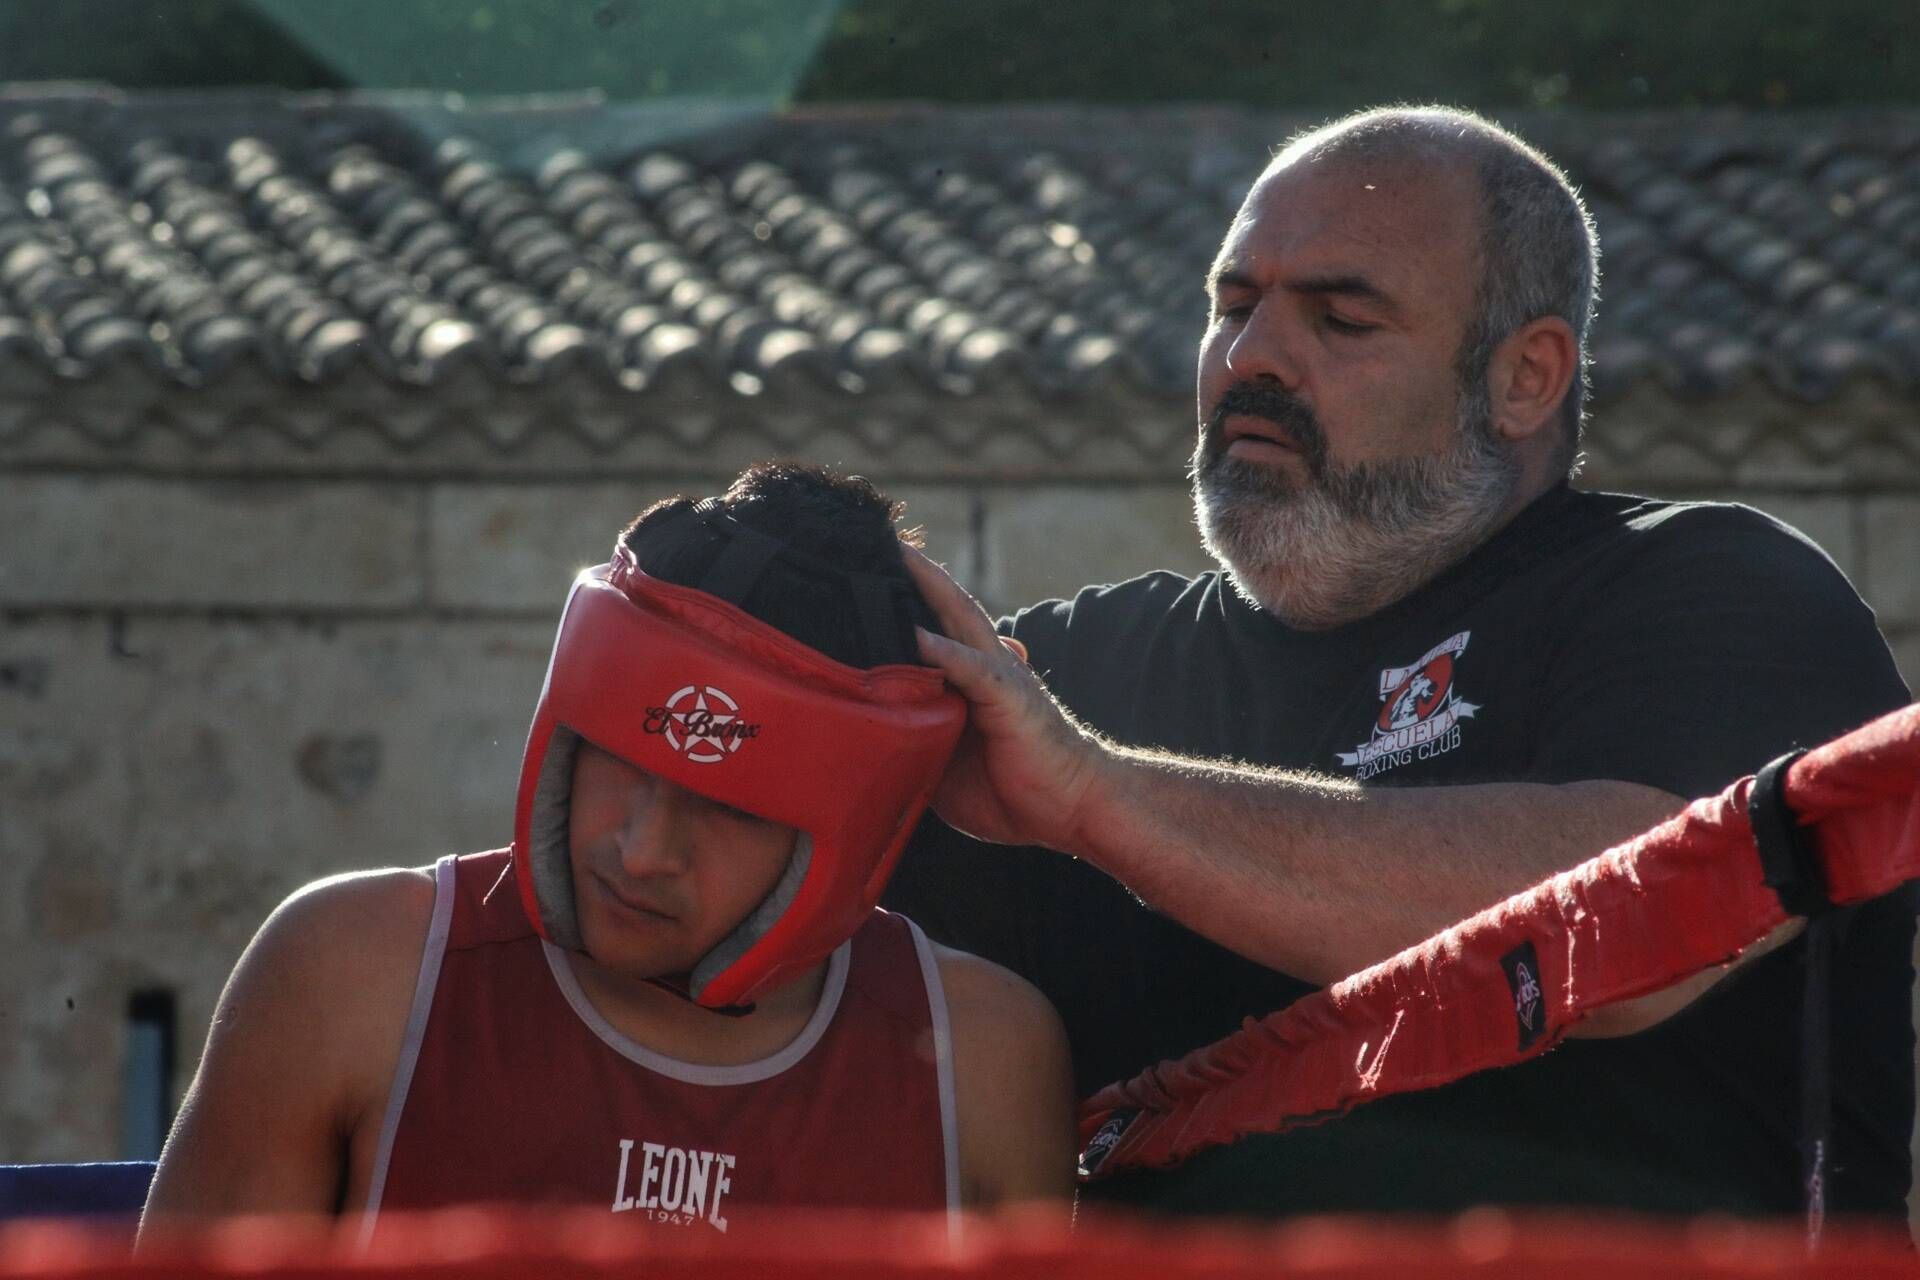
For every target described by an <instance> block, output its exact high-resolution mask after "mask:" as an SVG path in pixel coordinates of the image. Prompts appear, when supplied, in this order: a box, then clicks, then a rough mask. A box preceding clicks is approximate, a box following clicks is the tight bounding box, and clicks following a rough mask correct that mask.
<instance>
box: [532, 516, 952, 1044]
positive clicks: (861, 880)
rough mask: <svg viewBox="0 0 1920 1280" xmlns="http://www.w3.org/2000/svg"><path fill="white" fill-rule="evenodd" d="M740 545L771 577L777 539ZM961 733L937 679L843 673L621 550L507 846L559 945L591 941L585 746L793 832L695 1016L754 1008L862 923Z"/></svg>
mask: <svg viewBox="0 0 1920 1280" xmlns="http://www.w3.org/2000/svg"><path fill="white" fill-rule="evenodd" d="M701 506H702V508H703V510H702V511H701V513H700V514H701V516H702V518H703V519H710V518H711V513H710V509H708V504H705V503H703V504H701ZM721 519H723V520H725V517H721ZM725 523H726V524H727V525H729V526H732V527H733V528H734V529H736V530H738V529H739V528H740V527H739V526H737V525H735V524H734V522H732V521H731V520H725ZM747 532H749V533H751V531H747ZM741 541H743V542H755V543H757V545H758V546H759V547H760V555H761V565H760V566H759V567H761V568H764V566H765V561H766V559H768V558H770V557H771V555H772V554H773V553H772V552H769V551H767V550H766V549H765V546H766V544H767V543H770V542H771V540H770V539H765V538H764V537H761V536H759V535H753V536H752V538H743V539H741ZM775 545H776V546H777V544H775ZM725 559H726V557H725V556H723V560H725ZM734 559H735V561H736V563H735V564H734V566H733V567H734V569H735V570H736V571H737V570H738V568H739V565H738V563H737V562H738V559H739V557H737V556H736V557H734ZM756 575H757V570H756ZM710 576H711V575H710ZM734 576H735V579H736V581H737V580H738V573H737V572H736V573H735V575H734ZM750 576H755V575H750ZM862 611H863V612H865V609H864V608H863V610H862ZM965 719H966V711H965V704H964V702H962V700H961V699H960V698H959V697H958V696H957V695H956V694H953V693H951V692H948V691H947V689H946V687H945V683H944V681H943V680H942V678H941V676H940V673H939V672H938V671H935V670H933V669H931V668H926V667H917V666H908V665H894V666H883V667H874V668H871V669H868V670H861V669H859V668H855V667H849V666H846V665H843V664H841V663H838V662H835V661H833V660H832V659H830V658H827V657H825V656H824V655H822V654H820V653H818V652H817V651H815V650H813V649H811V648H809V647H807V646H806V645H803V644H801V643H800V642H799V641H797V640H795V639H793V638H792V637H790V636H788V635H786V634H785V633H784V632H781V631H778V630H776V629H775V628H773V627H771V626H768V625H767V624H766V623H763V622H761V621H759V620H757V619H755V618H752V617H750V616H748V615H747V614H746V613H743V612H742V611H741V610H740V609H738V608H736V607H734V606H733V605H731V604H728V603H726V602H725V601H723V600H720V599H717V598H716V597H715V596H714V595H711V594H709V593H708V592H707V591H701V590H695V589H693V588H690V587H682V586H677V585H674V584H672V583H667V582H661V581H659V580H657V579H655V578H651V577H649V576H648V575H647V574H645V573H644V572H642V571H641V569H640V568H639V566H638V564H637V563H636V562H635V560H634V557H633V553H632V552H631V551H630V550H628V549H627V548H626V547H624V546H622V547H620V548H619V549H618V550H617V551H616V552H615V556H614V559H613V561H612V562H611V563H610V564H606V565H602V566H600V567H599V568H597V569H589V570H586V571H584V572H583V573H581V575H580V576H579V578H577V579H576V580H575V582H574V585H573V591H572V594H571V595H569V596H568V597H567V606H566V610H565V612H564V613H563V614H562V615H561V618H560V633H559V637H558V639H557V640H556V641H555V643H554V648H553V659H552V662H551V663H550V664H549V666H548V668H547V680H546V686H545V688H544V689H542V691H541V694H540V705H539V707H538V709H537V710H536V711H535V712H534V717H533V728H532V731H531V732H530V733H529V734H528V736H527V753H526V758H525V761H524V762H523V764H522V766H521V771H520V797H519V805H518V807H517V809H516V812H515V816H514V839H513V864H514V873H515V875H516V877H517V879H518V881H519V885H520V895H521V899H522V901H523V902H524V903H525V905H526V909H527V915H528V917H529V918H530V919H532V920H533V922H534V925H535V927H536V928H537V929H538V930H539V932H540V935H541V936H542V937H544V938H546V939H547V940H548V941H550V942H552V943H554V944H555V945H558V946H563V947H571V948H579V947H580V946H581V945H582V941H581V936H580V928H579V922H578V920H577V918H576V916H575V907H574V896H573V875H572V865H571V861H570V859H569V856H568V844H567V810H568V801H569V797H570V794H571V790H572V779H573V760H574V754H575V750H576V749H577V747H578V745H579V743H580V741H581V740H582V739H585V740H586V741H588V742H591V743H593V744H594V745H595V746H597V747H599V748H601V749H602V750H605V751H608V752H610V753H612V754H613V755H616V756H618V757H620V758H621V759H622V760H625V761H627V762H629V763H631V764H633V765H634V766H636V767H638V768H641V769H644V770H646V771H647V772H649V773H651V774H653V775H655V776H657V777H660V778H664V779H666V780H667V781H669V782H673V783H677V784H678V785H680V786H683V787H685V788H687V789H688V790H690V791H693V792H696V793H698V794H700V795H702V796H705V797H707V798H708V799H711V800H715V801H718V802H720V803H722V804H726V805H730V806H732V807H733V808H736V809H740V810H743V811H745V812H747V813H750V814H753V815H755V816H756V817H760V818H764V819H766V820H768V821H770V822H776V823H780V824H782V825H785V826H790V827H795V828H797V829H798V831H799V833H800V834H799V838H798V840H797V841H796V844H795V848H794V853H793V858H792V861H791V863H790V864H789V866H788V868H787V871H786V874H785V875H784V876H782V878H781V879H780V881H779V883H778V884H776V885H775V886H774V888H773V890H772V892H771V893H769V894H768V896H767V898H766V899H765V901H763V902H762V903H761V904H760V905H759V906H758V907H756V908H755V909H754V910H753V911H752V912H750V913H749V914H748V916H747V918H746V919H745V920H743V921H742V922H741V923H740V924H739V926H738V927H737V928H735V929H734V930H733V931H732V932H731V933H730V934H728V935H727V936H726V937H725V938H724V939H722V940H721V942H720V943H719V944H718V945H717V946H716V947H715V948H714V949H713V950H712V951H711V952H709V953H708V954H707V955H706V956H705V957H704V958H703V959H701V960H700V961H699V963H698V964H697V965H695V967H694V969H693V972H692V973H691V975H689V976H688V978H687V994H688V995H689V996H691V997H692V998H693V999H694V1000H696V1001H697V1002H699V1003H700V1004H702V1005H706V1006H709V1007H713V1008H726V1007H730V1006H738V1005H741V1004H744V1003H746V1002H748V1001H750V1000H751V999H752V997H753V996H754V994H755V993H756V992H759V991H762V990H765V989H766V988H768V987H770V986H775V985H778V984H779V983H781V982H783V981H787V980H790V979H792V978H794V977H797V976H798V975H799V974H800V973H802V972H803V971H805V970H806V969H807V968H809V967H811V966H812V965H814V964H817V963H819V962H820V961H821V960H823V959H825V958H826V957H827V956H828V955H829V954H830V953H831V952H832V951H833V949H834V948H835V947H837V946H839V945H840V944H841V943H842V942H844V941H846V940H847V939H848V938H849V937H851V936H852V935H853V933H854V931H855V930H856V929H858V928H859V927H860V924H861V922H862V921H863V920H864V919H865V918H866V916H867V913H868V912H870V911H871V910H872V909H873V907H874V904H875V903H877V902H878V901H879V899H880V892H881V890H882V889H883V888H884V887H885V885H886V881H887V877H888V875H889V874H890V873H891V872H892V870H893V865H894V863H895V861H897V860H898V858H899V856H900V850H901V848H902V846H903V845H904V844H905V843H906V839H907V837H908V835H909V834H911V832H912V830H913V827H914V823H915V822H916V821H917V820H918V819H919V817H920V814H921V813H922V811H923V810H924V809H925V808H926V805H927V801H928V800H929V798H930V797H931V796H932V794H933V789H934V787H935V785H936V784H937V783H938V782H939V780H940V776H941V774H942V773H943V772H944V771H945V768H946V763H947V759H948V757H949V756H950V755H951V754H952V752H953V748H954V744H955V742H956V741H957V740H958V738H959V735H960V730H961V727H962V725H963V724H964V722H965Z"/></svg>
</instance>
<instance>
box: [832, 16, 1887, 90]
mask: <svg viewBox="0 0 1920 1280" xmlns="http://www.w3.org/2000/svg"><path fill="white" fill-rule="evenodd" d="M799 96H800V97H801V98H803V99H810V100H815V101H834V100H848V99H926V100H932V101H942V102H1002V101H1029V100H1051V101H1062V100H1065V101H1080V102H1108V103H1131V102H1178V101H1195V102H1234V103H1242V104H1246V105H1249V106H1258V107H1275V108H1301V109H1310V110H1327V111H1340V110H1344V109H1348V108H1352V107H1357V106H1363V105H1371V104H1374V103H1379V102H1392V101H1429V100H1441V101H1447V102H1453V103H1459V104H1462V105H1466V106H1473V107H1479V108H1482V109H1490V110H1491V109H1499V108H1510V107H1527V108H1542V107H1547V108H1551V107H1561V106H1567V107H1583V108H1598V109H1617V108H1632V107H1651V106H1663V107H1673V106H1712V105H1732V106H1740V107H1753V108H1764V107H1774V106H1787V107H1812V106H1837V105H1863V104H1896V103H1913V102H1916V101H1920V3H1917V2H1916V0H1822V2H1821V3H1819V4H1809V3H1807V2H1806V0H1665V2H1656V0H1612V2H1611V3H1608V2H1606V0H1600V2H1598V3H1587V4H1550V3H1540V2H1539V0H1376V2H1375V3H1356V2H1355V0H1289V2H1288V3H1279V2H1278V0H1047V3H1044V4H1034V3H1032V2H1031V0H968V2H967V3H954V4H929V3H924V2H922V0H848V3H847V4H846V6H845V7H844V8H843V9H842V10H841V14H840V18H839V21H838V22H837V23H836V25H835V28H834V30H833V33H832V35H831V36H830V37H829V38H828V40H827V42H826V44H825V45H824V46H823V47H822V49H821V52H820V56H819V57H818V58H817V59H816V60H815V62H814V64H813V69H812V72H811V74H810V75H809V76H808V78H807V79H806V80H805V81H804V82H803V83H802V86H801V89H800V93H799Z"/></svg>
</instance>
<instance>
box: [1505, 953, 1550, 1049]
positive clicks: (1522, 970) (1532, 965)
mask: <svg viewBox="0 0 1920 1280" xmlns="http://www.w3.org/2000/svg"><path fill="white" fill-rule="evenodd" d="M1500 967H1501V968H1502V969H1505V970H1506V971H1507V987H1508V989H1509V990H1511V991H1512V992H1513V1020H1514V1021H1515V1022H1516V1023H1518V1024H1519V1029H1520V1047H1521V1048H1522V1049H1525V1048H1527V1047H1528V1046H1530V1045H1531V1044H1533V1042H1534V1041H1536V1040H1538V1039H1539V1038H1540V1037H1541V1036H1543V1035H1545V1034H1546V1030H1547V1009H1546V1004H1545V1002H1544V1000H1543V999H1542V992H1541V990H1540V957H1539V955H1538V954H1536V953H1535V951H1534V949H1533V944H1532V943H1531V942H1523V943H1521V944H1520V945H1519V946H1517V947H1515V948H1514V949H1513V950H1511V951H1509V952H1507V954H1505V955H1503V956H1501V957H1500Z"/></svg>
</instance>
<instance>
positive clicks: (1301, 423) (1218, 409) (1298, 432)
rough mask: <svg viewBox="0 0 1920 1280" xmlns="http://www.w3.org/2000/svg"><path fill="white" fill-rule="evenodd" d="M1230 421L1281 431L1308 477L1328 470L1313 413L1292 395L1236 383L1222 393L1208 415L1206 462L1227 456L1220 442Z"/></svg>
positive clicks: (1323, 441)
mask: <svg viewBox="0 0 1920 1280" xmlns="http://www.w3.org/2000/svg"><path fill="white" fill-rule="evenodd" d="M1231 417H1249V418H1259V419H1261V420H1262V421H1265V422H1271V423H1272V424H1273V425H1274V426H1276V427H1278V428H1280V431H1281V433H1282V434H1283V435H1285V436H1286V438H1287V440H1288V442H1289V443H1291V444H1292V445H1293V447H1294V448H1296V449H1298V450H1300V453H1301V456H1302V457H1304V458H1305V459H1306V462H1307V468H1308V473H1309V474H1311V475H1315V476H1318V475H1321V474H1322V473H1324V472H1325V470H1326V466H1327V435H1326V432H1324V431H1322V430H1321V429H1320V421H1319V419H1317V418H1315V417H1314V416H1313V410H1312V409H1310V408H1308V407H1307V405H1306V403H1305V402H1304V401H1302V400H1301V399H1300V398H1299V397H1298V396H1296V395H1294V394H1293V393H1292V392H1290V391H1288V390H1286V389H1285V388H1283V387H1279V386H1275V385H1273V384H1272V383H1263V382H1236V383H1234V384H1233V385H1232V386H1230V387H1228V388H1227V389H1226V390H1225V391H1224V392H1222V393H1221V395H1220V399H1219V400H1218V401H1216V402H1215V403H1214V406H1213V410H1212V412H1210V413H1208V414H1207V430H1206V440H1205V442H1204V447H1203V453H1204V454H1205V456H1206V458H1207V460H1208V461H1209V462H1211V461H1214V460H1216V459H1218V458H1220V457H1221V456H1223V455H1224V454H1225V452H1226V442H1225V441H1223V440H1222V439H1221V438H1220V433H1221V430H1222V429H1223V428H1224V426H1225V424H1226V420H1227V419H1228V418H1231Z"/></svg>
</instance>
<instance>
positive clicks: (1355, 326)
mask: <svg viewBox="0 0 1920 1280" xmlns="http://www.w3.org/2000/svg"><path fill="white" fill-rule="evenodd" d="M1327 328H1329V329H1331V330H1333V331H1334V332H1335V333H1342V334H1346V335H1347V336H1348V337H1352V336H1354V335H1356V334H1362V333H1372V332H1373V331H1374V330H1375V329H1377V328H1379V326H1378V325H1372V324H1365V323H1363V322H1361V321H1358V320H1347V319H1343V318H1342V317H1340V316H1337V315H1333V314H1332V313H1328V315H1327Z"/></svg>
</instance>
